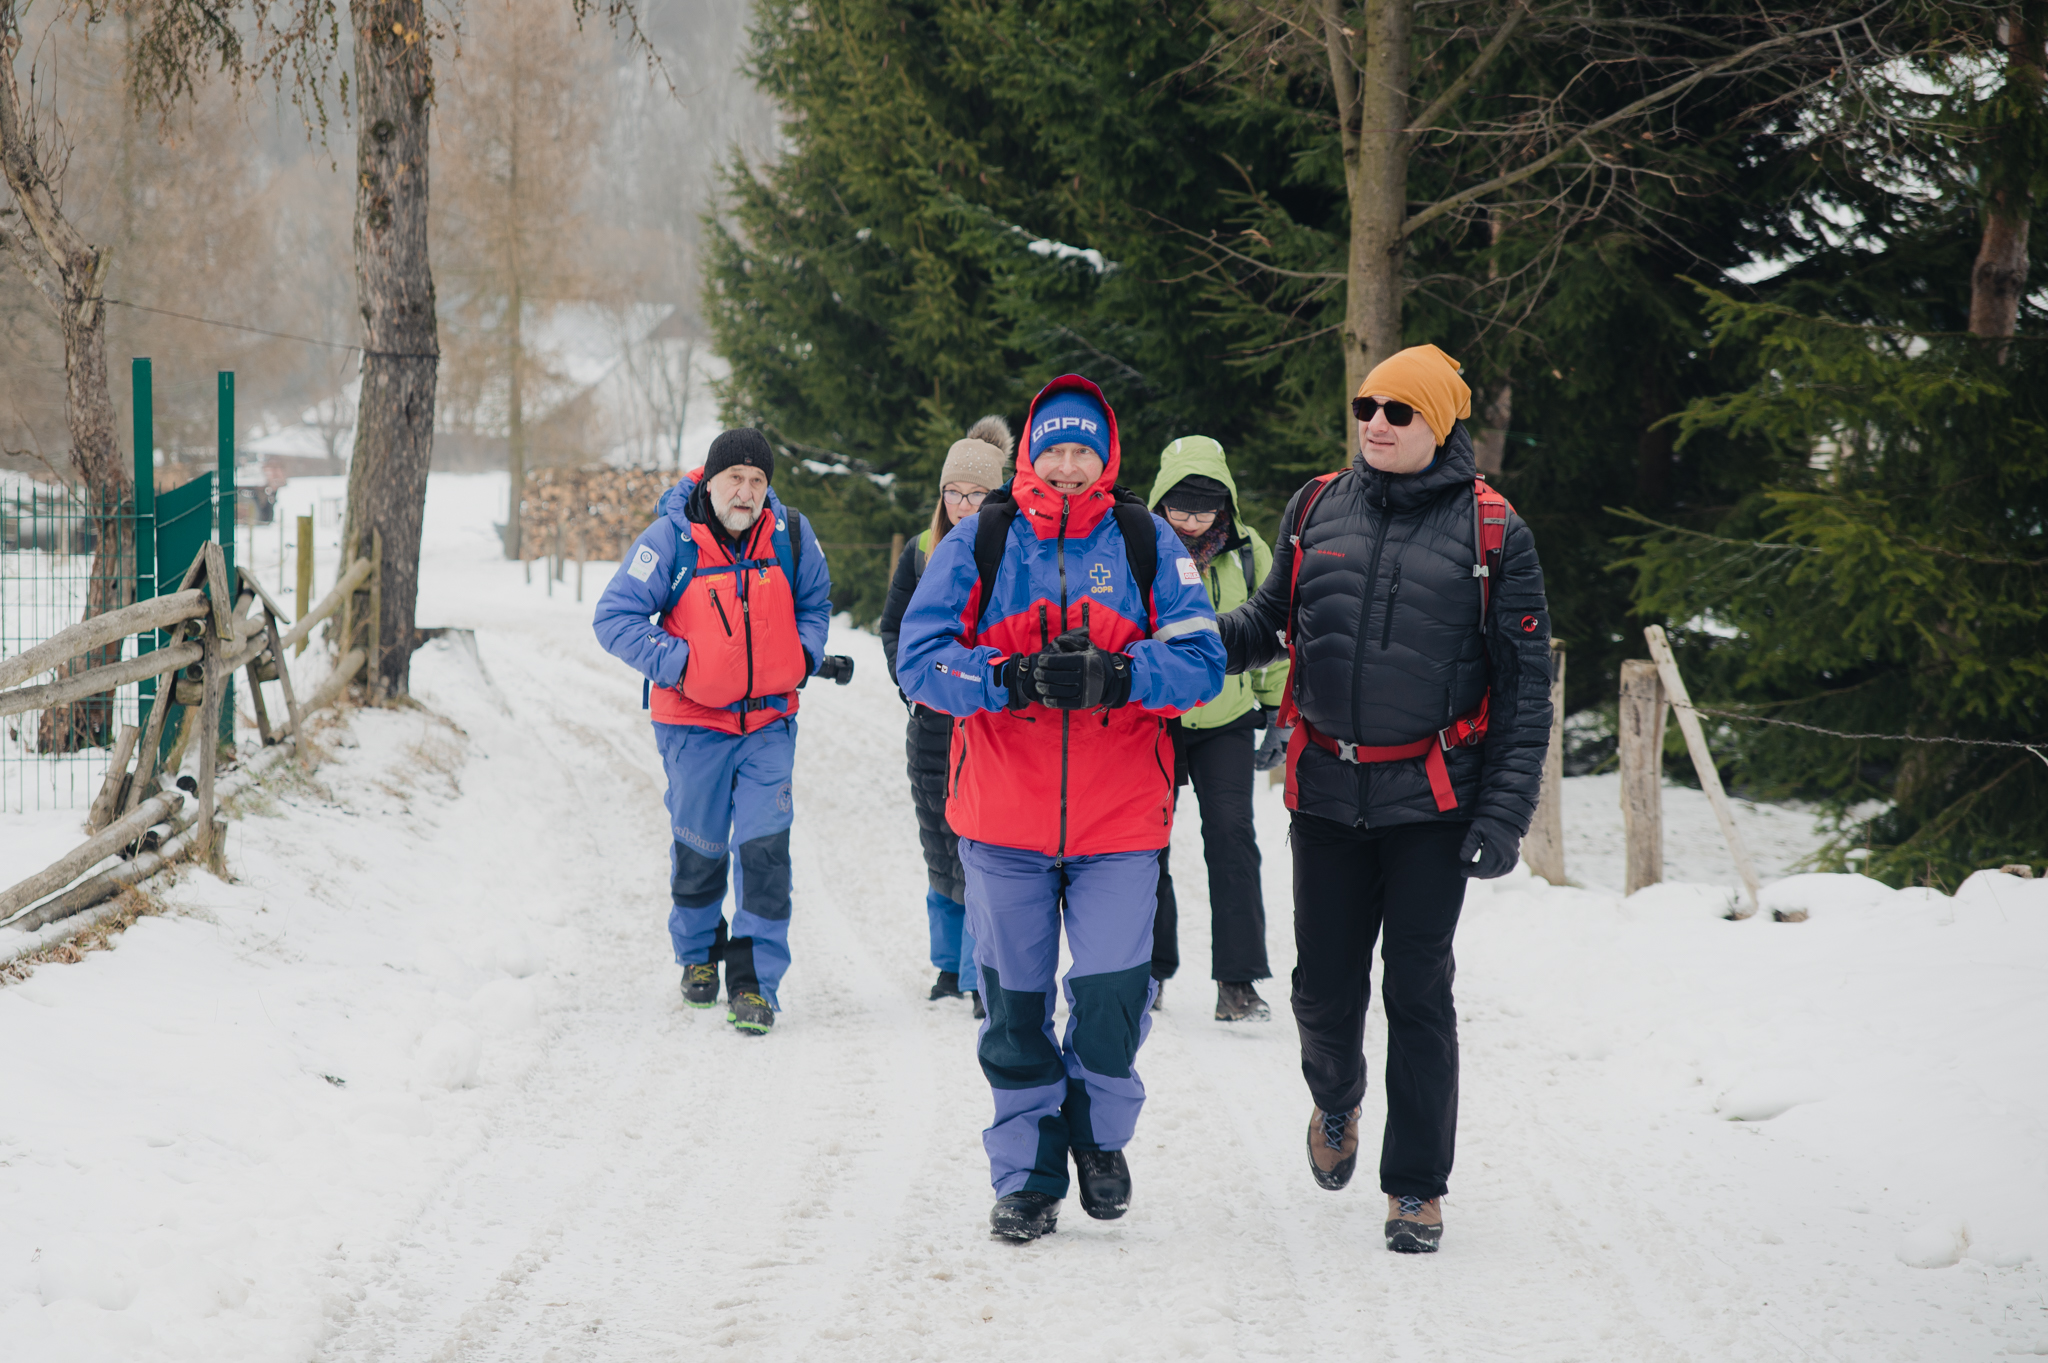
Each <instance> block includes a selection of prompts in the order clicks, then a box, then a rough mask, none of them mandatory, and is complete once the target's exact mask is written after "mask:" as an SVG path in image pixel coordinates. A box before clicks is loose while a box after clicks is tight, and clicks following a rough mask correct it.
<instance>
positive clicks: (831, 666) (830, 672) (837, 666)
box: [818, 653, 853, 686]
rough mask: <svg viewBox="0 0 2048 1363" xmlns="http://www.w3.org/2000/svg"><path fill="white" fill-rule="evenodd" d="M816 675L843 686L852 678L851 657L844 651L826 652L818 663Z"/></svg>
mask: <svg viewBox="0 0 2048 1363" xmlns="http://www.w3.org/2000/svg"><path fill="white" fill-rule="evenodd" d="M818 675H819V676H821V677H830V678H831V679H832V680H833V681H835V682H837V683H838V684H839V685H841V686H844V685H846V684H847V683H848V682H850V681H852V680H853V659H851V658H849V657H847V656H846V655H845V654H844V653H827V654H826V655H825V656H824V658H823V660H821V661H820V662H819V663H818Z"/></svg>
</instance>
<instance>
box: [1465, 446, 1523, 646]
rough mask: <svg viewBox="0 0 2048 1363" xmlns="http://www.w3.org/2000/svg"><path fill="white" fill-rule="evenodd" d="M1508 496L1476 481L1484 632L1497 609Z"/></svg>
mask: <svg viewBox="0 0 2048 1363" xmlns="http://www.w3.org/2000/svg"><path fill="white" fill-rule="evenodd" d="M1512 510H1514V508H1513V507H1511V506H1509V505H1508V499H1507V498H1505V497H1503V496H1501V495H1500V493H1498V492H1496V491H1494V489H1493V488H1492V487H1491V486H1489V485H1488V484H1487V481H1486V480H1485V479H1484V478H1474V479H1473V480H1472V555H1473V562H1472V576H1474V577H1476V578H1478V579H1479V628H1480V630H1481V631H1482V632H1483V631H1484V630H1485V629H1486V628H1487V622H1488V621H1489V620H1490V619H1491V618H1492V615H1493V612H1492V610H1491V606H1492V604H1493V579H1494V578H1495V576H1497V575H1498V574H1499V572H1500V558H1501V547H1502V546H1503V545H1504V544H1506V543H1507V537H1508V512H1510V511H1512Z"/></svg>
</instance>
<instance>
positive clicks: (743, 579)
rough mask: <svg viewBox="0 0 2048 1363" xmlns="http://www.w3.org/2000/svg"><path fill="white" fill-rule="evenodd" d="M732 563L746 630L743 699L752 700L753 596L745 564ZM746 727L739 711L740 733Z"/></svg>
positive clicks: (745, 719)
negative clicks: (745, 688)
mask: <svg viewBox="0 0 2048 1363" xmlns="http://www.w3.org/2000/svg"><path fill="white" fill-rule="evenodd" d="M760 533H761V532H760V531H759V530H756V531H755V532H754V535H755V538H756V539H759V538H760ZM734 561H735V563H737V564H738V572H737V573H736V574H735V575H734V581H735V582H737V583H738V584H739V586H738V588H737V590H738V591H739V594H740V622H741V623H742V624H743V625H745V626H746V630H747V694H746V697H745V699H747V700H752V699H753V698H754V597H753V594H752V593H751V592H749V591H748V590H747V565H746V563H745V562H744V561H741V560H738V559H735V560H734ZM746 727H747V716H746V712H745V711H741V712H740V730H741V732H745V730H746Z"/></svg>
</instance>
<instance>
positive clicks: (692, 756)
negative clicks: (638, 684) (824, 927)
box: [654, 719, 796, 1008]
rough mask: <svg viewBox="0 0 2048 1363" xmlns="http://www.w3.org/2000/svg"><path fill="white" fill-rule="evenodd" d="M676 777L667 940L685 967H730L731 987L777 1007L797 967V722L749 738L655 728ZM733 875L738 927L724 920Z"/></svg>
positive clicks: (671, 793)
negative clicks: (793, 875)
mask: <svg viewBox="0 0 2048 1363" xmlns="http://www.w3.org/2000/svg"><path fill="white" fill-rule="evenodd" d="M654 741H655V745H656V746H657V747H658V748H660V750H661V765H662V769H663V770H664V771H665V772H667V774H668V797H667V804H668V819H669V826H670V830H671V832H672V833H673V835H674V838H675V841H674V843H673V845H672V846H671V847H670V849H669V872H670V874H669V897H670V900H671V907H670V909H669V914H668V933H669V937H670V939H671V940H672V941H673V942H674V944H675V949H676V964H677V965H698V964H702V963H703V962H705V961H716V960H723V961H724V962H725V967H726V980H727V983H728V985H730V984H731V982H733V981H734V980H738V981H741V982H742V984H743V985H744V983H745V981H746V980H747V979H748V978H749V977H752V979H753V980H754V981H755V982H756V983H758V984H759V986H760V992H761V995H762V997H764V998H766V999H767V1000H768V1003H769V1005H770V1006H771V1007H775V1008H780V1007H781V1004H779V1003H778V1002H777V1001H776V992H775V991H776V988H777V986H779V985H780V984H781V983H782V977H783V974H784V973H785V972H786V971H788V969H789V911H790V898H789V886H790V866H789V825H790V822H791V820H792V818H793V817H794V805H793V803H792V800H791V795H790V777H791V775H792V773H793V772H794V770H795V768H796V721H795V720H793V719H785V720H783V721H781V722H780V723H777V724H771V725H769V726H768V727H767V728H765V729H757V730H755V731H754V732H753V733H751V734H747V735H745V736H744V737H743V736H741V735H739V734H726V733H720V732H718V731H717V730H715V729H704V728H699V727H698V726H697V725H694V724H656V725H655V726H654ZM728 867H730V869H731V880H732V899H733V911H732V923H731V927H730V928H729V929H728V927H727V924H726V919H725V889H726V880H727V870H728Z"/></svg>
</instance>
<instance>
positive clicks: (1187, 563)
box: [1179, 558, 1202, 587]
mask: <svg viewBox="0 0 2048 1363" xmlns="http://www.w3.org/2000/svg"><path fill="white" fill-rule="evenodd" d="M1179 563H1180V580H1181V584H1182V585H1183V586H1188V587H1199V586H1201V585H1202V574H1201V570H1200V569H1198V568H1196V567H1195V561H1194V560H1193V559H1191V558H1184V559H1181V560H1179Z"/></svg>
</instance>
